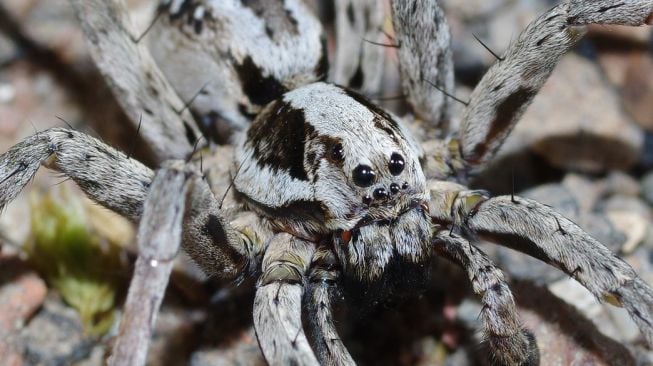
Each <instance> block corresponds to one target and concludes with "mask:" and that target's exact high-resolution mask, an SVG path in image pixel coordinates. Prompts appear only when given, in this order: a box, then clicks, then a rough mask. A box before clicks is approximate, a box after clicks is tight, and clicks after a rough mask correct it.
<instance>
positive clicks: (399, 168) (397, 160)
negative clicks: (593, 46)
mask: <svg viewBox="0 0 653 366" xmlns="http://www.w3.org/2000/svg"><path fill="white" fill-rule="evenodd" d="M404 165H405V162H404V157H403V156H401V154H398V153H392V155H391V156H390V162H389V163H388V169H390V173H392V175H399V174H401V172H403V171H404Z"/></svg>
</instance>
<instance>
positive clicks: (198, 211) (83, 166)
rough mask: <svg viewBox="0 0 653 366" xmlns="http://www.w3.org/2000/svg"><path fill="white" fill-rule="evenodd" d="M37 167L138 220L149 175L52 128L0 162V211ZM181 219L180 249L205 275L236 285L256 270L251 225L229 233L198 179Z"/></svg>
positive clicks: (81, 137) (97, 144) (79, 136)
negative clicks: (65, 179)
mask: <svg viewBox="0 0 653 366" xmlns="http://www.w3.org/2000/svg"><path fill="white" fill-rule="evenodd" d="M41 164H43V165H45V166H46V167H48V168H50V169H53V170H55V171H58V172H61V173H63V174H64V175H65V176H67V177H69V178H70V179H72V180H74V181H75V182H76V183H77V185H79V187H80V188H81V189H82V191H84V193H85V194H86V195H87V196H88V197H89V198H91V199H92V200H93V201H95V202H97V203H99V204H101V205H102V206H104V207H106V208H108V209H110V210H112V211H114V212H116V213H118V214H120V215H122V216H124V217H126V218H128V219H130V220H132V221H138V220H140V219H141V214H142V212H143V204H144V202H145V198H146V196H147V194H148V191H149V189H150V185H151V184H152V179H153V177H154V173H153V171H152V170H151V169H149V168H148V167H146V166H145V165H143V164H141V163H140V162H139V161H137V160H135V159H132V158H129V157H128V156H127V155H125V154H124V153H122V152H119V151H117V150H115V149H113V148H112V147H110V146H108V145H106V144H104V143H102V142H101V141H99V140H97V139H95V138H93V137H90V136H88V135H85V134H83V133H81V132H77V131H73V130H68V129H64V128H52V129H49V130H46V131H42V132H39V133H37V134H35V135H32V136H30V137H27V138H26V139H24V140H23V141H21V142H19V143H18V144H16V145H15V146H13V147H12V148H11V149H9V150H8V151H7V152H5V153H4V154H2V155H1V156H0V210H1V209H2V208H4V207H5V206H6V205H7V204H8V203H9V202H10V201H11V200H13V199H14V198H15V197H16V196H17V195H18V193H19V192H20V191H21V190H22V189H23V187H25V185H26V184H27V183H29V181H30V180H31V179H32V177H33V176H34V174H35V173H36V171H37V170H38V168H39V167H40V166H41ZM192 180H193V184H192V185H191V187H190V192H191V195H190V197H189V199H188V201H187V205H186V206H187V207H186V208H185V210H186V214H185V216H184V231H183V243H182V245H183V246H184V249H185V250H186V251H187V252H188V254H189V255H190V256H191V257H192V258H193V259H194V260H195V261H196V262H197V263H198V264H199V265H200V266H201V267H202V269H203V270H204V271H206V273H208V274H211V275H216V276H219V277H221V278H225V279H234V280H235V279H238V278H239V277H240V276H242V275H245V274H247V273H244V272H243V271H247V270H249V269H251V268H252V267H254V266H256V264H255V263H256V257H257V256H258V254H259V253H260V251H261V250H262V243H261V242H260V240H259V239H258V235H257V233H256V232H258V231H259V228H258V227H257V226H256V225H255V223H251V224H250V223H248V222H245V223H242V224H239V225H237V227H233V226H232V225H231V224H230V221H229V220H228V219H227V218H226V217H225V216H224V214H223V212H222V210H220V209H219V202H218V201H217V200H216V198H215V197H214V196H213V195H212V194H211V192H210V189H209V187H208V185H207V183H206V182H205V181H204V180H202V178H201V175H200V174H196V175H194V178H192Z"/></svg>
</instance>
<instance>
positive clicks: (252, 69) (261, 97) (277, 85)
mask: <svg viewBox="0 0 653 366" xmlns="http://www.w3.org/2000/svg"><path fill="white" fill-rule="evenodd" d="M234 68H235V70H236V73H237V74H238V78H239V79H240V83H241V84H242V86H243V92H244V93H245V95H247V97H248V98H249V100H250V101H251V102H252V103H253V104H257V105H259V106H264V105H266V104H268V103H270V102H271V101H273V100H275V99H277V98H279V97H281V95H282V94H283V93H285V92H286V91H288V89H286V87H285V86H283V84H281V82H280V81H279V80H277V79H275V78H274V77H273V76H269V75H268V76H263V70H262V69H261V68H260V67H258V65H256V64H255V63H254V61H253V60H252V58H251V57H250V56H247V57H245V59H244V60H243V62H242V63H240V64H239V63H234Z"/></svg>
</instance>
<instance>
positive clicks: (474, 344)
mask: <svg viewBox="0 0 653 366" xmlns="http://www.w3.org/2000/svg"><path fill="white" fill-rule="evenodd" d="M307 2H308V3H310V4H311V6H312V8H313V9H314V10H315V11H316V12H317V13H318V14H319V16H320V18H321V19H322V20H323V22H324V24H325V29H326V30H327V32H328V34H329V40H328V45H329V48H330V52H331V59H332V60H333V59H334V56H333V54H334V53H335V30H336V24H335V10H334V4H333V1H319V0H314V1H307ZM127 3H128V6H129V8H130V10H131V16H132V20H133V21H134V23H135V24H136V28H137V29H143V30H144V29H146V28H147V25H148V23H149V22H150V19H151V16H152V14H153V13H154V10H155V8H156V5H157V4H156V3H154V2H153V1H150V0H129V1H127ZM379 3H380V4H381V2H379ZM441 3H442V5H443V7H444V8H445V11H446V13H447V16H448V21H449V24H450V27H451V29H452V33H453V48H454V62H455V65H456V69H455V71H456V80H457V86H456V96H457V97H458V98H460V99H462V100H465V99H467V96H468V95H469V93H470V92H471V90H472V88H473V87H474V85H475V84H476V83H477V82H478V81H479V79H480V78H481V77H482V75H483V74H484V72H485V70H486V69H487V68H488V67H489V66H490V65H491V64H492V63H493V62H494V60H495V59H494V56H493V55H492V54H491V53H490V52H488V51H487V50H486V49H485V48H484V47H483V46H482V45H481V44H480V43H479V41H478V40H477V39H476V38H478V39H480V40H482V42H483V43H484V44H485V45H486V46H487V47H489V48H490V49H492V50H493V51H494V52H495V53H499V54H500V53H502V52H503V51H504V50H505V49H506V47H507V46H508V45H509V44H510V42H511V40H513V39H515V38H516V37H517V36H518V35H519V33H520V31H521V30H522V29H524V28H525V26H526V25H527V24H528V23H529V22H530V21H531V20H533V19H534V18H536V17H537V16H538V15H539V14H541V13H543V12H544V11H546V9H548V8H549V7H550V6H552V5H554V4H555V3H556V2H555V1H545V0H537V1H536V0H464V1H460V0H441ZM385 7H386V13H387V16H386V22H385V23H386V26H385V27H384V31H385V32H386V33H387V34H388V36H387V37H386V38H387V39H386V40H385V42H386V43H388V44H390V43H391V42H392V39H391V36H392V25H391V21H390V18H389V9H388V6H387V4H386V5H385ZM361 42H364V41H363V40H362V39H361ZM365 47H382V46H376V45H371V44H368V45H366V46H365ZM383 55H384V66H383V68H384V71H383V75H382V89H383V92H382V95H381V96H379V95H371V96H370V97H372V98H376V99H377V100H378V102H379V103H381V104H382V105H384V106H385V107H387V108H389V109H391V110H393V111H395V112H396V113H399V114H404V113H406V112H407V111H408V108H407V106H406V103H405V101H403V100H401V98H392V96H398V95H400V94H401V90H400V85H399V76H398V71H397V57H396V54H395V49H394V48H392V47H385V48H384V51H383ZM389 97H390V98H389ZM463 107H464V106H461V105H458V106H457V110H456V115H457V116H459V115H460V114H461V113H460V112H461V111H462V108H463ZM66 124H69V125H70V126H73V127H74V128H75V129H78V130H80V131H83V132H86V133H88V134H90V135H92V136H96V137H100V138H101V139H103V140H104V141H105V142H107V143H108V144H110V145H112V146H114V147H117V148H119V149H121V150H123V151H129V152H131V153H132V156H134V157H136V158H138V159H139V160H141V161H143V162H144V163H146V164H149V165H151V164H152V162H153V159H152V157H151V156H149V153H148V149H147V148H146V147H145V146H143V142H142V141H141V140H140V139H139V137H138V134H136V133H135V132H136V131H135V128H134V127H133V125H131V124H130V122H129V121H128V120H127V118H126V117H125V115H124V114H123V112H122V111H121V110H120V107H118V105H117V103H116V101H115V99H114V98H113V96H112V95H111V92H110V91H109V90H108V88H107V86H106V84H105V82H104V80H103V78H102V77H101V75H100V74H99V72H98V70H97V69H96V68H95V66H94V64H93V61H92V60H91V58H90V56H89V54H88V51H87V47H86V44H85V41H84V38H83V35H82V32H81V29H80V28H79V25H78V21H77V19H76V18H75V14H74V12H73V11H72V8H71V7H70V5H69V4H68V2H67V1H65V0H48V1H45V0H0V152H4V151H6V150H7V149H9V148H10V147H11V146H12V145H14V144H15V143H16V142H18V141H20V140H21V139H22V138H24V137H27V136H29V135H31V134H34V133H35V132H36V131H41V130H44V129H47V128H49V127H53V126H66ZM652 168H653V32H652V28H651V27H640V28H630V27H616V26H591V27H589V33H588V35H587V37H586V38H585V39H584V40H583V41H581V43H580V44H579V45H578V47H577V48H576V50H575V51H574V52H571V53H569V54H568V55H566V56H565V57H564V58H563V60H562V61H561V63H560V65H559V66H558V67H557V69H556V70H555V72H554V74H553V75H552V76H551V78H550V80H549V81H548V82H547V84H546V85H545V86H544V88H543V89H542V91H541V92H540V94H539V95H538V96H537V97H536V99H535V102H534V103H533V105H532V106H531V107H530V108H529V109H528V111H527V113H526V114H525V116H524V117H523V119H522V121H521V122H520V123H519V124H518V125H517V127H516V129H515V131H514V132H513V133H512V135H511V137H510V138H509V139H508V141H507V142H506V144H505V146H504V147H503V148H502V149H501V153H500V156H499V158H498V159H497V160H496V161H495V162H494V163H493V164H492V165H491V166H489V167H487V168H486V169H484V170H483V171H482V172H480V174H479V175H478V176H477V177H476V178H475V179H474V180H473V182H472V186H473V187H478V188H484V189H488V190H489V191H490V192H492V193H493V194H496V195H498V194H505V193H510V192H512V191H513V189H514V190H515V191H516V192H518V193H519V194H521V195H523V196H527V197H530V198H533V199H536V200H539V201H541V202H543V203H546V204H549V205H551V206H553V207H555V208H556V209H557V210H559V211H560V212H562V213H563V214H565V215H566V216H567V217H569V218H570V219H572V220H573V221H575V222H576V223H578V224H579V225H580V226H581V227H583V228H584V229H585V230H586V231H588V232H589V233H590V234H592V235H593V236H594V237H596V238H597V239H599V240H600V241H601V242H602V243H604V244H605V245H607V246H608V247H609V248H610V249H611V250H613V251H614V252H616V253H618V254H620V255H621V256H622V257H623V258H624V259H625V260H626V261H627V262H628V263H629V264H630V265H631V266H633V267H634V268H635V269H636V270H637V271H638V272H639V274H640V275H641V276H642V277H643V278H644V279H645V280H646V281H647V282H648V283H653V232H652V230H651V220H652V217H651V207H652V206H651V205H652V204H653V173H650V171H651V169H652ZM134 235H135V228H134V226H133V225H132V224H131V223H130V222H128V221H126V220H124V219H122V218H120V217H118V216H116V215H115V214H113V213H111V212H109V211H107V210H106V209H103V208H101V207H99V206H97V205H95V204H93V203H91V202H90V201H89V200H88V199H86V198H85V197H84V196H83V194H81V193H80V191H79V190H78V189H77V188H76V186H75V185H74V183H72V182H70V181H68V180H67V179H66V178H65V177H62V176H59V175H57V174H54V173H52V172H50V171H46V170H45V169H44V170H42V171H40V172H39V173H38V174H37V177H36V178H35V179H34V181H33V183H32V184H30V185H29V186H28V187H27V188H26V189H25V190H24V191H23V193H22V194H21V195H20V196H19V197H18V198H17V199H16V200H15V201H14V202H13V203H12V204H11V205H9V206H8V207H7V208H6V209H5V211H4V212H2V215H1V216H0V248H1V252H0V365H12V366H13V365H69V364H74V365H101V364H103V362H104V360H105V358H106V357H107V355H108V352H107V350H108V349H110V348H111V345H112V342H113V341H114V336H115V334H116V332H117V323H118V321H119V317H120V311H121V304H122V302H123V301H124V295H125V291H126V287H127V284H128V281H129V278H130V276H131V270H132V267H133V263H134V260H135V258H136V250H135V239H134ZM483 249H484V250H485V251H487V252H489V253H490V254H491V256H492V258H493V259H494V260H495V261H496V263H497V264H498V265H499V266H500V267H501V268H503V269H504V271H505V272H506V273H507V274H508V275H509V277H510V279H511V284H512V288H513V290H514V292H515V297H516V300H517V303H518V305H519V309H520V316H521V318H522V320H523V322H524V324H525V325H526V326H527V327H529V328H530V329H532V330H533V331H534V333H535V335H536V337H537V338H538V345H539V347H540V353H541V357H542V364H543V365H568V364H577V365H581V364H582V365H590V364H591V365H594V364H596V365H653V351H651V350H650V349H648V348H647V347H646V346H645V343H644V342H643V340H642V337H641V335H640V334H639V331H638V329H637V327H636V326H635V324H634V323H633V322H632V321H631V320H630V318H629V317H628V315H627V313H626V312H625V311H624V310H623V309H618V308H615V307H611V306H608V305H601V304H598V303H597V302H596V301H595V300H594V298H593V297H592V296H591V295H590V294H589V292H588V291H586V290H585V289H584V288H582V287H581V286H580V285H578V284H576V283H575V282H574V281H572V280H570V279H569V278H567V276H565V275H563V274H562V273H561V272H559V271H557V270H555V269H553V268H551V267H548V266H546V265H544V264H542V263H540V262H538V261H536V260H534V259H529V258H527V257H526V256H525V255H522V254H519V253H515V252H513V251H510V250H508V249H500V248H498V247H496V246H492V245H489V244H488V245H483ZM433 272H434V276H433V277H434V279H433V283H432V285H430V286H429V288H428V289H427V290H425V291H424V292H422V293H417V294H414V295H412V296H409V297H403V298H402V299H401V300H399V299H398V298H396V297H392V296H388V297H387V298H386V297H382V298H378V299H377V300H375V301H372V303H369V302H368V303H359V302H357V301H356V300H355V299H344V301H342V303H341V306H339V308H338V327H339V329H340V334H341V336H342V337H343V339H344V340H345V344H346V345H347V346H348V347H349V349H350V350H351V352H352V354H353V355H354V358H355V359H356V360H357V361H359V362H360V363H361V364H367V365H372V364H374V365H381V364H387V365H476V364H481V365H482V364H485V363H487V351H486V350H485V349H484V348H483V346H481V345H480V338H479V337H478V332H477V327H478V323H479V319H478V314H479V311H480V305H479V303H478V302H477V301H476V300H475V298H474V297H473V296H470V291H469V285H468V281H467V279H466V276H465V274H464V273H461V272H460V271H459V270H458V269H457V268H454V267H452V266H450V265H448V264H447V263H444V262H441V261H437V263H435V265H434V269H433ZM409 281H410V279H407V282H409ZM252 301H253V282H251V281H250V282H246V283H245V284H243V285H242V286H241V287H239V288H232V287H230V286H229V285H228V284H225V283H220V281H217V280H214V279H206V278H205V276H203V275H202V274H201V273H199V271H198V269H197V268H196V267H195V265H194V264H193V263H191V262H190V261H189V260H188V259H187V258H185V257H184V256H183V255H182V256H181V257H180V258H179V260H178V263H177V264H176V268H175V271H174V273H173V276H172V280H171V284H170V287H169V289H168V293H167V295H166V299H165V301H164V304H163V306H162V310H161V313H160V314H159V319H158V321H157V326H156V330H155V333H154V337H153V340H152V344H151V349H150V354H149V359H148V364H151V365H181V364H192V365H196V366H197V365H232V364H242V365H251V364H264V361H263V359H262V357H261V355H260V351H259V350H258V344H257V341H256V338H255V335H254V332H253V329H252V325H251V308H252Z"/></svg>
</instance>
